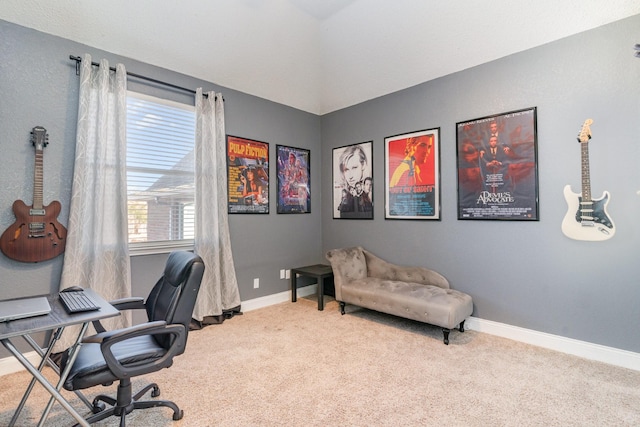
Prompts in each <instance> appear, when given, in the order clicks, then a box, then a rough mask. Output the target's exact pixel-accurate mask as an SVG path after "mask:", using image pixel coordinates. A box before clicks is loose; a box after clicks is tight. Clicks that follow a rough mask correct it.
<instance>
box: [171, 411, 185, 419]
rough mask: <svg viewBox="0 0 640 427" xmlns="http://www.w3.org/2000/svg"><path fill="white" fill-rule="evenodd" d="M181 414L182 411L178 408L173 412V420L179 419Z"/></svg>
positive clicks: (182, 414)
mask: <svg viewBox="0 0 640 427" xmlns="http://www.w3.org/2000/svg"><path fill="white" fill-rule="evenodd" d="M183 416H184V411H183V410H182V409H180V410H179V411H178V412H174V413H173V421H178V420H181V419H182V417H183Z"/></svg>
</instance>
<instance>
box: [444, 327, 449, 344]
mask: <svg viewBox="0 0 640 427" xmlns="http://www.w3.org/2000/svg"><path fill="white" fill-rule="evenodd" d="M449 332H451V329H447V328H442V333H443V334H444V344H445V345H449Z"/></svg>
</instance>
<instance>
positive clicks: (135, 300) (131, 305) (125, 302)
mask: <svg viewBox="0 0 640 427" xmlns="http://www.w3.org/2000/svg"><path fill="white" fill-rule="evenodd" d="M109 304H111V305H112V306H114V307H115V308H116V309H118V310H120V311H122V310H138V309H142V310H144V309H145V308H146V306H145V305H144V298H140V297H128V298H120V299H116V300H113V301H109Z"/></svg>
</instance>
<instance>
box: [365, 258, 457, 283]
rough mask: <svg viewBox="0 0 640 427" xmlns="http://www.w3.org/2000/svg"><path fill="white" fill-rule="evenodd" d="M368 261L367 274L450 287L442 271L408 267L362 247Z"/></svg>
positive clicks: (381, 277) (387, 278)
mask: <svg viewBox="0 0 640 427" xmlns="http://www.w3.org/2000/svg"><path fill="white" fill-rule="evenodd" d="M362 252H363V253H364V256H365V259H366V262H367V276H369V277H377V278H378V279H385V280H396V281H399V282H409V283H420V284H421V285H431V286H437V287H439V288H443V289H449V288H450V286H449V281H448V280H447V279H446V278H445V277H444V276H443V275H442V274H440V273H438V272H435V271H433V270H430V269H428V268H424V267H407V266H403V265H396V264H391V263H389V262H387V261H385V260H383V259H381V258H378V257H377V256H375V255H374V254H372V253H371V252H369V251H367V250H366V249H362Z"/></svg>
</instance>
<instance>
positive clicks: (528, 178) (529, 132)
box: [456, 107, 539, 221]
mask: <svg viewBox="0 0 640 427" xmlns="http://www.w3.org/2000/svg"><path fill="white" fill-rule="evenodd" d="M456 132H457V166H458V219H502V220H523V221H524V220H527V221H538V220H539V213H538V148H537V147H538V143H537V135H536V107H533V108H527V109H524V110H518V111H511V112H509V113H503V114H497V115H494V116H489V117H483V118H480V119H474V120H469V121H465V122H460V123H457V124H456Z"/></svg>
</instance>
